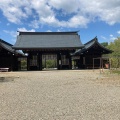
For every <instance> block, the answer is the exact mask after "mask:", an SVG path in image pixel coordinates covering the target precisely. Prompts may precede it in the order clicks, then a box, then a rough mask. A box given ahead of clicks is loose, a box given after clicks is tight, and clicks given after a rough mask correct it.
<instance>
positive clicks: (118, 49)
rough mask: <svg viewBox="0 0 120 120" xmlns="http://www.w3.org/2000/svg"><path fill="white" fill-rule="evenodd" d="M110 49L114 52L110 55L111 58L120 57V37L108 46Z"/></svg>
mask: <svg viewBox="0 0 120 120" xmlns="http://www.w3.org/2000/svg"><path fill="white" fill-rule="evenodd" d="M107 48H108V49H110V50H112V51H113V52H112V53H111V54H110V56H111V57H113V56H115V57H120V37H118V38H117V39H115V40H114V42H111V43H110V44H109V45H108V46H107Z"/></svg>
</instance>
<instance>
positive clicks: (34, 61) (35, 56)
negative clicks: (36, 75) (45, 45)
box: [30, 55, 37, 66]
mask: <svg viewBox="0 0 120 120" xmlns="http://www.w3.org/2000/svg"><path fill="white" fill-rule="evenodd" d="M30 66H37V55H33V56H32V59H31V60H30Z"/></svg>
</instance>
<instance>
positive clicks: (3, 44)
mask: <svg viewBox="0 0 120 120" xmlns="http://www.w3.org/2000/svg"><path fill="white" fill-rule="evenodd" d="M0 46H1V47H2V48H4V49H5V50H7V51H9V52H11V53H13V54H19V55H22V56H23V55H24V54H23V53H22V52H20V51H18V50H15V49H13V48H12V46H13V45H12V44H10V43H8V42H6V41H4V40H2V39H0Z"/></svg>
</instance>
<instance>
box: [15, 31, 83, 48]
mask: <svg viewBox="0 0 120 120" xmlns="http://www.w3.org/2000/svg"><path fill="white" fill-rule="evenodd" d="M83 46H84V45H83V44H82V43H81V41H80V36H79V35H78V33H77V31H75V32H19V35H18V36H17V41H16V43H15V45H14V46H13V48H15V49H22V50H23V49H53V48H56V49H59V48H82V47H83Z"/></svg>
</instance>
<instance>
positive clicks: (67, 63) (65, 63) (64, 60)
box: [61, 55, 69, 65]
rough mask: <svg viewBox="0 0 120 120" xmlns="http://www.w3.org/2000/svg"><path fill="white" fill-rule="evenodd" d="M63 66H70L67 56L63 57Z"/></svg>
mask: <svg viewBox="0 0 120 120" xmlns="http://www.w3.org/2000/svg"><path fill="white" fill-rule="evenodd" d="M61 57H62V65H69V59H68V58H66V55H62V56H61Z"/></svg>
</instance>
